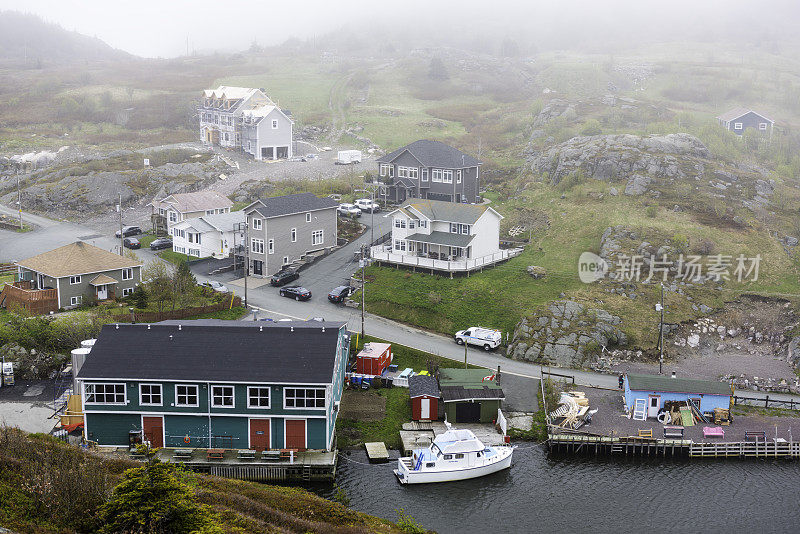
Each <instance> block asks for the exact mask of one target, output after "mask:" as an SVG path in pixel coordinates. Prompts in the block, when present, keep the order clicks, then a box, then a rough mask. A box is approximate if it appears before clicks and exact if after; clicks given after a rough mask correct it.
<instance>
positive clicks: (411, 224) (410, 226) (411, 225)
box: [408, 219, 414, 230]
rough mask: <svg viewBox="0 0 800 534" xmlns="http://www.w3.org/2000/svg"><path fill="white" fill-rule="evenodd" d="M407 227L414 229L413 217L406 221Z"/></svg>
mask: <svg viewBox="0 0 800 534" xmlns="http://www.w3.org/2000/svg"><path fill="white" fill-rule="evenodd" d="M408 229H409V230H413V229H414V220H413V219H412V220H410V221H408Z"/></svg>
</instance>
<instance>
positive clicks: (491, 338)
mask: <svg viewBox="0 0 800 534" xmlns="http://www.w3.org/2000/svg"><path fill="white" fill-rule="evenodd" d="M455 339H456V343H458V344H459V345H463V344H464V343H467V344H469V345H476V346H478V347H483V350H492V349H496V348H497V347H499V346H500V342H501V341H502V340H503V335H502V334H501V333H500V330H492V329H490V328H481V327H480V326H472V327H470V328H467V329H466V330H459V331H458V332H456V334H455Z"/></svg>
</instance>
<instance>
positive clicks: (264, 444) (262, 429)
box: [250, 419, 270, 451]
mask: <svg viewBox="0 0 800 534" xmlns="http://www.w3.org/2000/svg"><path fill="white" fill-rule="evenodd" d="M269 446H270V442H269V419H250V448H251V449H255V450H257V451H263V450H265V449H269V448H270V447H269Z"/></svg>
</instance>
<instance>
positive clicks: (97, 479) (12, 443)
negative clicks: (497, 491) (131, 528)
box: [0, 428, 400, 534]
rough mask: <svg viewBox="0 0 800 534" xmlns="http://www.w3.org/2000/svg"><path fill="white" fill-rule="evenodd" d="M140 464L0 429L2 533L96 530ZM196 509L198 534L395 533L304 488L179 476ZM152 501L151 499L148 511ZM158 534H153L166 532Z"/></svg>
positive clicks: (14, 430) (0, 522)
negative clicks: (201, 523) (200, 521)
mask: <svg viewBox="0 0 800 534" xmlns="http://www.w3.org/2000/svg"><path fill="white" fill-rule="evenodd" d="M141 465H142V464H140V463H136V462H132V461H128V460H123V459H112V458H107V457H104V456H102V455H98V454H94V453H91V452H86V451H85V450H83V449H81V448H78V447H74V446H70V445H66V444H64V443H62V442H59V441H57V440H55V439H53V438H51V437H49V436H44V435H40V434H25V433H23V432H21V431H19V430H16V429H11V428H0V527H4V528H8V529H11V530H13V531H15V532H37V533H50V532H52V533H70V532H95V531H97V530H98V529H99V528H100V527H101V526H103V524H104V517H106V516H103V515H102V514H103V511H102V507H103V506H104V504H105V503H106V502H108V500H109V498H110V497H111V495H112V491H113V490H114V487H115V486H116V485H117V484H118V483H119V482H120V480H122V478H123V475H124V473H125V470H127V469H131V468H135V467H139V466H141ZM178 477H179V478H180V479H181V480H182V481H183V483H184V484H186V487H188V488H190V491H191V495H193V497H192V501H193V503H194V505H198V504H199V505H202V506H204V508H203V510H204V512H203V515H204V517H205V518H206V519H208V523H207V524H206V525H205V527H204V529H203V532H242V533H245V532H247V533H255V532H264V533H267V532H269V533H273V532H298V533H307V532H319V533H328V532H331V533H342V534H345V533H346V534H351V533H352V534H356V533H367V532H378V533H391V532H400V530H399V529H398V528H397V527H395V526H394V525H392V524H390V523H388V522H386V521H383V520H381V519H377V518H375V517H371V516H368V515H365V514H361V513H358V512H354V511H352V510H349V509H347V508H345V507H344V506H342V505H341V504H337V503H334V502H331V501H328V500H325V499H322V498H320V497H317V496H316V495H313V494H311V493H309V492H307V491H305V490H303V489H299V488H287V487H279V486H268V485H264V484H255V483H249V482H242V481H236V480H227V479H222V478H216V477H209V476H203V475H195V474H191V473H187V474H183V475H181V474H179V475H178ZM156 504H157V503H153V502H152V501H151V502H150V503H148V506H154V505H156ZM163 531H164V530H160V529H157V530H155V532H163Z"/></svg>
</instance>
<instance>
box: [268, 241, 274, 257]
mask: <svg viewBox="0 0 800 534" xmlns="http://www.w3.org/2000/svg"><path fill="white" fill-rule="evenodd" d="M267 250H268V251H269V253H270V254H274V253H275V240H274V239H270V240H269V241H267Z"/></svg>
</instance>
